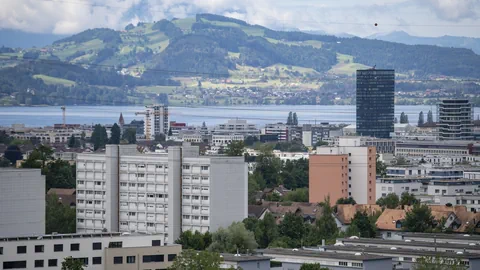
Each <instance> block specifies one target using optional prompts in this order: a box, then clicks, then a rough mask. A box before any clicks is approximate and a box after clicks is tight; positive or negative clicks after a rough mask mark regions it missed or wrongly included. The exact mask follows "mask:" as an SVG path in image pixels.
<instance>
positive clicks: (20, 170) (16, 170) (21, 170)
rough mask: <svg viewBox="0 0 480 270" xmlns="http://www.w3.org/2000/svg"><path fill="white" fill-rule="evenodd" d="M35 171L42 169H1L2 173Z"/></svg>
mask: <svg viewBox="0 0 480 270" xmlns="http://www.w3.org/2000/svg"><path fill="white" fill-rule="evenodd" d="M33 171H41V169H37V168H13V167H3V168H0V172H33Z"/></svg>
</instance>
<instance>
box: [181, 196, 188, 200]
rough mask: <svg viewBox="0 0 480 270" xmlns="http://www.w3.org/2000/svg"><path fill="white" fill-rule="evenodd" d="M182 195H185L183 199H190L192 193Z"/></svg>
mask: <svg viewBox="0 0 480 270" xmlns="http://www.w3.org/2000/svg"><path fill="white" fill-rule="evenodd" d="M182 197H183V199H185V200H189V199H190V195H183V196H182Z"/></svg>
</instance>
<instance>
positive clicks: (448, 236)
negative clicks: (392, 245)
mask: <svg viewBox="0 0 480 270" xmlns="http://www.w3.org/2000/svg"><path fill="white" fill-rule="evenodd" d="M402 235H403V236H404V237H409V238H431V239H435V238H437V239H455V240H460V239H461V240H465V241H469V240H470V241H480V235H470V234H454V233H451V234H450V233H448V234H447V233H435V234H433V233H413V232H404V233H403V234H402Z"/></svg>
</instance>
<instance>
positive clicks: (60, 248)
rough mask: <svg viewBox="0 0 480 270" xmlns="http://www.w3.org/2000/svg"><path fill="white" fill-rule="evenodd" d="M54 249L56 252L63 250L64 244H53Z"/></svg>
mask: <svg viewBox="0 0 480 270" xmlns="http://www.w3.org/2000/svg"><path fill="white" fill-rule="evenodd" d="M53 251H54V252H62V251H63V245H62V244H56V245H53Z"/></svg>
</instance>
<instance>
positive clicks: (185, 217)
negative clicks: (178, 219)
mask: <svg viewBox="0 0 480 270" xmlns="http://www.w3.org/2000/svg"><path fill="white" fill-rule="evenodd" d="M182 218H183V219H190V215H183V217H182Z"/></svg>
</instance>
